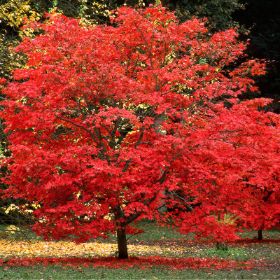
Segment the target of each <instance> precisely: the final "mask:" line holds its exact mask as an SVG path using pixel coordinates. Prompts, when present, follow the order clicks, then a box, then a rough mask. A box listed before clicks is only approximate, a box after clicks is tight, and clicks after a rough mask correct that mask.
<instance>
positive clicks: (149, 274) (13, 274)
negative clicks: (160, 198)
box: [0, 222, 280, 280]
mask: <svg viewBox="0 0 280 280" xmlns="http://www.w3.org/2000/svg"><path fill="white" fill-rule="evenodd" d="M141 227H142V228H143V229H145V230H146V233H144V234H141V235H137V236H133V237H131V238H130V239H129V243H130V244H131V247H130V248H131V251H132V252H131V254H132V255H135V256H137V255H139V254H140V252H141V255H144V256H148V255H155V254H157V255H162V256H166V257H167V256H169V257H216V258H221V259H234V260H250V259H255V260H262V261H265V262H266V263H267V266H266V267H256V268H254V269H253V270H238V269H235V270H221V271H216V270H170V269H166V268H164V267H154V268H152V269H146V270H143V269H137V268H133V269H132V268H131V269H106V268H79V269H73V268H69V267H59V266H48V267H42V266H36V267H12V268H6V267H0V279H1V280H2V279H44V280H46V279H207V278H209V279H279V278H280V243H279V242H267V241H264V242H262V243H259V242H243V243H237V244H234V245H231V246H229V249H228V250H226V251H223V250H216V249H215V247H214V246H213V245H211V244H197V243H195V242H190V238H189V237H185V236H182V235H180V234H179V233H177V232H175V231H174V230H172V229H167V228H161V227H157V226H155V225H154V224H153V223H151V222H144V223H142V224H141ZM0 230H1V229H0ZM27 236H28V237H30V239H31V243H32V242H37V239H34V235H31V234H30V235H27ZM245 236H246V237H248V238H253V237H255V236H256V233H255V232H251V233H246V234H245ZM0 238H1V236H0ZM3 238H6V239H10V240H9V242H10V243H11V244H12V245H13V244H14V245H15V246H16V242H17V240H18V239H20V238H21V237H20V236H19V233H17V234H16V233H15V234H14V235H13V234H9V235H6V236H2V240H3ZM264 238H266V239H278V240H280V232H279V231H268V232H264ZM114 241H115V238H114V237H113V236H112V237H111V238H110V239H109V241H107V242H106V244H107V245H109V244H108V242H114ZM31 243H30V244H31ZM106 244H104V246H105V245H106ZM141 246H142V247H141ZM108 248H109V247H108ZM134 248H138V249H139V248H140V251H137V250H136V249H134ZM143 248H144V249H143ZM147 248H150V249H147ZM4 249H5V248H2V252H4ZM142 249H143V250H142ZM12 250H13V248H12V247H11V251H12ZM22 250H24V248H23V247H22ZM79 250H81V249H79ZM87 250H88V249H87ZM134 250H135V251H134ZM63 251H67V250H66V248H65V250H63ZM71 252H74V253H75V249H74V248H71ZM85 253H89V252H85ZM0 255H1V247H0ZM2 257H3V255H2Z"/></svg>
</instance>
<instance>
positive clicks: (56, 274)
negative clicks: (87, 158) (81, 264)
mask: <svg viewBox="0 0 280 280" xmlns="http://www.w3.org/2000/svg"><path fill="white" fill-rule="evenodd" d="M279 273H280V270H270V271H267V270H266V271H264V270H257V269H254V270H250V271H247V270H227V271H226V270H222V271H213V270H167V269H162V268H152V269H147V270H141V269H127V270H124V269H105V268H83V269H79V270H78V269H71V268H62V267H57V266H49V267H46V268H45V267H41V266H37V267H32V268H30V267H27V268H26V267H22V268H11V269H7V270H5V269H3V268H0V279H1V280H8V279H10V280H13V279H44V280H51V279H67V280H71V279H77V280H79V279H124V280H125V279H131V280H132V279H142V280H144V279H170V280H171V279H279Z"/></svg>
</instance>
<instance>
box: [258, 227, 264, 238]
mask: <svg viewBox="0 0 280 280" xmlns="http://www.w3.org/2000/svg"><path fill="white" fill-rule="evenodd" d="M258 240H263V231H262V229H259V230H258Z"/></svg>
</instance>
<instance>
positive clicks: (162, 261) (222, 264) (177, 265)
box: [0, 257, 260, 270]
mask: <svg viewBox="0 0 280 280" xmlns="http://www.w3.org/2000/svg"><path fill="white" fill-rule="evenodd" d="M34 265H44V266H47V265H62V266H70V267H104V268H115V269H117V268H121V269H128V268H133V267H138V268H141V269H148V268H152V267H156V266H164V267H167V268H169V269H176V270H177V269H216V270H219V269H234V268H239V269H252V268H254V266H255V265H254V262H252V261H234V260H223V259H215V258H163V257H141V258H129V259H128V260H117V259H116V258H112V257H110V258H40V257H37V258H12V259H8V260H3V259H0V266H5V267H18V266H34ZM259 265H260V264H259V263H258V266H259Z"/></svg>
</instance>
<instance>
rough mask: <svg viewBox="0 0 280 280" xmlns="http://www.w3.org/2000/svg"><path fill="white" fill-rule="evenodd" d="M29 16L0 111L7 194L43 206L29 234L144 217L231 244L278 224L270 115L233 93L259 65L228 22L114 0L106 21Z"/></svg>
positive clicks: (66, 232)
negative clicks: (210, 28) (113, 13)
mask: <svg viewBox="0 0 280 280" xmlns="http://www.w3.org/2000/svg"><path fill="white" fill-rule="evenodd" d="M35 27H36V28H38V29H40V30H41V34H40V35H38V36H37V37H35V38H34V39H29V38H27V39H25V40H24V41H23V42H22V43H21V44H20V45H19V46H18V48H17V50H18V51H19V52H23V53H24V54H26V56H27V58H28V63H27V67H26V68H24V69H18V70H16V71H15V72H14V81H13V82H11V83H9V84H8V86H7V87H6V89H5V91H4V93H5V94H6V96H7V100H6V101H5V102H3V105H4V106H5V110H4V111H3V112H2V113H1V117H3V118H4V119H5V125H6V130H5V131H6V132H7V134H8V135H9V141H10V149H11V151H12V157H11V158H10V159H8V160H7V163H8V165H9V170H10V171H11V173H10V176H9V178H7V180H6V183H7V184H9V188H8V189H7V190H6V191H5V192H4V196H6V197H10V196H12V197H14V198H22V199H26V200H29V201H34V202H35V203H37V204H39V205H40V206H41V207H40V208H39V209H37V210H36V211H35V215H36V217H37V218H38V220H37V223H36V224H35V226H34V230H35V231H36V232H37V233H38V234H41V235H43V236H44V237H45V238H46V239H47V238H50V237H52V238H56V239H60V238H65V237H72V238H76V239H77V240H78V241H84V240H88V239H90V238H95V237H99V236H101V237H106V234H107V233H109V232H115V231H116V228H119V227H122V228H126V229H127V227H128V226H129V224H131V222H133V221H137V220H140V219H143V218H148V219H156V220H158V221H162V222H166V221H168V222H170V221H171V220H172V221H174V223H175V224H176V225H178V226H179V227H180V228H181V230H182V231H183V232H190V231H194V232H196V233H197V234H198V235H203V236H208V237H211V238H214V239H216V240H218V241H227V240H232V239H235V238H236V235H235V231H236V229H237V226H239V225H241V226H251V227H256V228H258V227H260V226H262V227H263V228H269V227H271V226H273V225H274V224H275V223H276V221H277V219H278V218H279V185H280V184H279V170H280V169H279V166H280V165H279V143H280V141H279V117H278V116H276V115H273V114H271V113H264V112H259V111H258V108H257V107H258V106H260V105H261V103H264V102H266V101H265V100H253V101H250V102H240V100H239V99H238V97H239V95H240V94H242V93H245V92H247V91H255V90H256V88H255V85H254V81H253V79H252V77H253V76H255V75H260V74H263V73H264V65H263V63H260V62H257V61H254V60H250V61H247V62H244V63H243V64H241V65H239V66H238V61H239V59H240V58H244V51H245V49H246V44H244V43H242V42H239V41H238V39H237V33H236V31H235V30H233V29H230V30H226V31H223V32H219V33H216V34H213V35H209V34H208V32H207V29H206V28H205V26H204V23H203V22H201V21H199V20H197V19H193V20H190V21H187V22H185V23H182V24H179V23H178V21H177V19H176V18H175V16H174V15H173V14H172V13H169V12H167V11H166V10H165V9H164V8H162V7H156V8H154V7H149V8H147V9H144V10H139V11H136V10H133V9H131V8H127V7H123V8H121V9H119V10H118V13H117V17H116V18H114V19H113V25H112V26H95V27H91V26H86V27H85V26H81V25H79V21H78V20H76V19H70V18H67V17H65V16H62V15H56V14H54V15H50V17H49V20H48V21H46V22H45V23H37V24H36V26H35ZM244 59H245V58H244ZM225 105H228V106H227V107H225ZM268 193H269V196H268ZM165 206H167V207H168V209H170V211H159V210H161V209H162V208H163V207H165ZM128 230H129V231H130V232H133V231H134V229H132V228H129V229H128Z"/></svg>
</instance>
